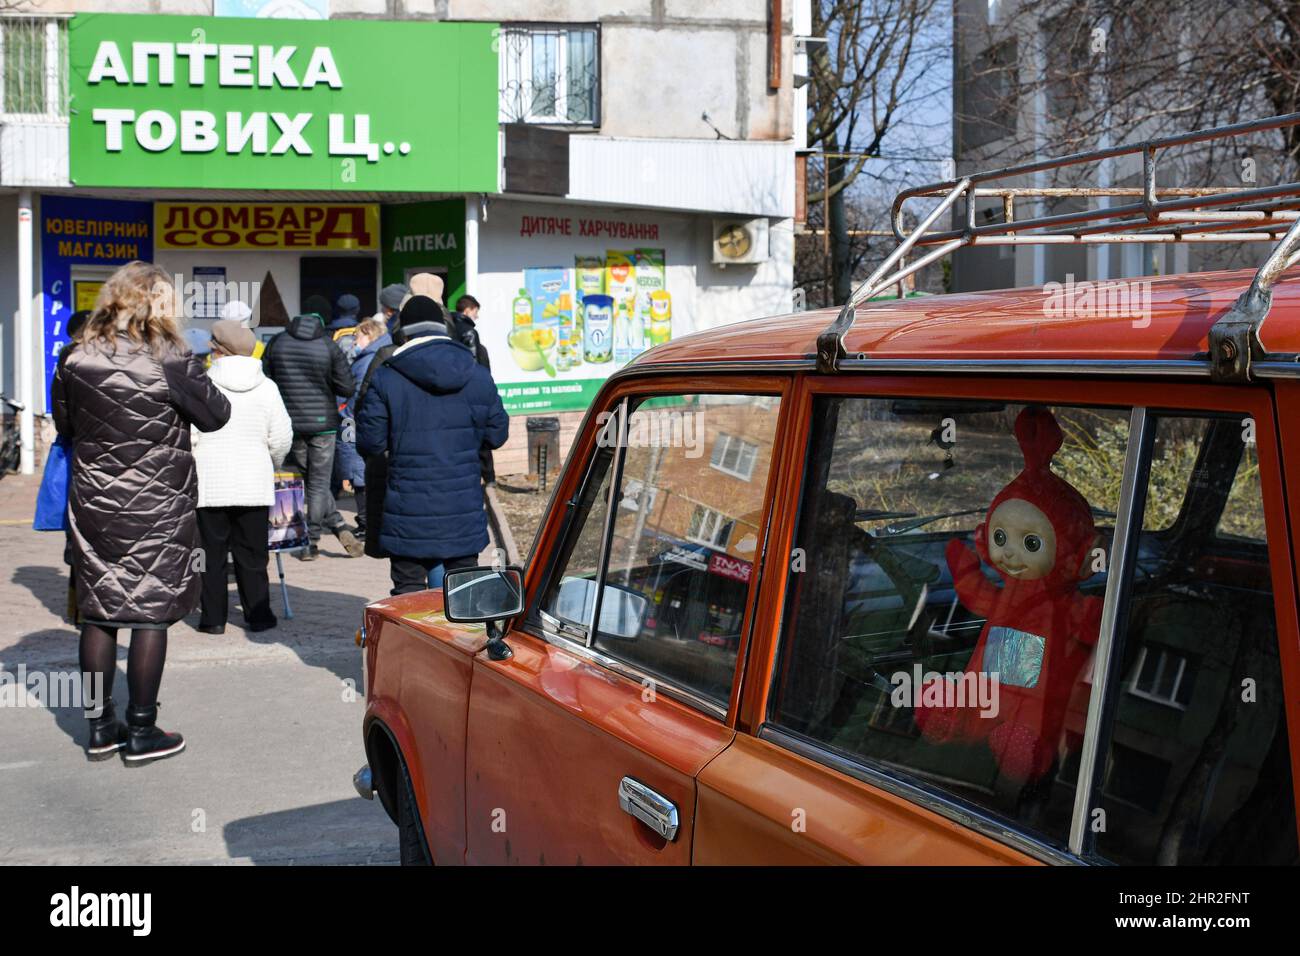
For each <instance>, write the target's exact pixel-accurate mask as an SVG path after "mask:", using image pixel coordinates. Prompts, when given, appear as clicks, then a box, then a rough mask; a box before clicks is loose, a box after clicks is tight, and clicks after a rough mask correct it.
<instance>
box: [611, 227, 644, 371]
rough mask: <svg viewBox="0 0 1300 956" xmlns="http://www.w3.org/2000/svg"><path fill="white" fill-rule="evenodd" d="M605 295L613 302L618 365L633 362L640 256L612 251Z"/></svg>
mask: <svg viewBox="0 0 1300 956" xmlns="http://www.w3.org/2000/svg"><path fill="white" fill-rule="evenodd" d="M605 294H606V295H607V296H609V297H610V299H612V300H613V314H612V316H611V320H612V322H613V329H612V333H613V337H614V340H613V345H614V363H615V364H616V365H623V364H624V363H626V362H629V361H631V360H632V357H633V354H634V350H635V351H640V350H639V349H635V346H634V343H633V335H632V332H633V326H634V325H636V254H635V253H633V252H621V251H617V250H613V249H611V250H609V251H607V252H606V253H605Z"/></svg>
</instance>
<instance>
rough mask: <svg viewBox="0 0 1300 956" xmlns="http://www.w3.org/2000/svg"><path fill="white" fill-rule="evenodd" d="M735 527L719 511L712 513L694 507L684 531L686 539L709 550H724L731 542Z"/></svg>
mask: <svg viewBox="0 0 1300 956" xmlns="http://www.w3.org/2000/svg"><path fill="white" fill-rule="evenodd" d="M735 526H736V522H735V520H734V519H732V518H728V517H727V516H726V515H724V514H723V513H722V512H721V511H714V510H713V509H712V508H706V507H705V506H704V505H696V506H695V510H694V511H693V512H691V523H690V526H689V527H688V528H687V529H686V537H687V538H689V539H690V540H692V541H698V542H699V543H700V544H707V545H708V546H709V547H711V548H725V547H726V546H727V542H729V541H730V540H731V531H732V529H733V528H734V527H735Z"/></svg>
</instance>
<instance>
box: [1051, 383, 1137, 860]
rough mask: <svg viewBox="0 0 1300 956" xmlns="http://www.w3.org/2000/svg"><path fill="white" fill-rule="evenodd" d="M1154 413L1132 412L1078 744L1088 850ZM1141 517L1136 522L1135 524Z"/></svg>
mask: <svg viewBox="0 0 1300 956" xmlns="http://www.w3.org/2000/svg"><path fill="white" fill-rule="evenodd" d="M1152 427H1153V426H1152V419H1151V417H1150V416H1149V415H1148V414H1147V410H1146V409H1145V408H1142V407H1135V408H1134V409H1133V411H1132V412H1131V413H1130V415H1129V426H1128V444H1127V447H1126V448H1125V449H1124V472H1123V475H1122V477H1121V479H1120V491H1119V504H1118V505H1117V506H1116V509H1115V532H1114V534H1113V535H1112V537H1111V546H1110V560H1109V562H1107V564H1108V567H1107V569H1106V594H1105V597H1104V598H1103V601H1102V606H1101V626H1100V627H1099V628H1098V632H1097V646H1096V647H1095V648H1094V650H1093V654H1092V689H1091V691H1090V693H1089V695H1088V714H1087V718H1086V719H1085V722H1084V731H1083V745H1082V746H1081V747H1080V749H1079V772H1078V775H1077V776H1076V777H1075V787H1074V814H1073V817H1072V819H1071V821H1070V852H1071V853H1073V854H1075V855H1076V856H1077V855H1080V854H1082V853H1083V852H1084V841H1085V840H1086V839H1087V835H1088V811H1089V808H1090V807H1091V806H1092V803H1093V799H1094V797H1095V796H1096V793H1097V792H1098V791H1099V790H1100V781H1099V780H1098V778H1097V769H1098V763H1097V761H1098V748H1099V746H1100V742H1101V736H1102V723H1103V718H1108V717H1109V716H1110V715H1108V714H1104V713H1103V711H1104V709H1105V705H1106V699H1107V698H1106V695H1107V693H1108V691H1109V688H1110V682H1111V677H1112V674H1111V671H1112V670H1113V669H1114V668H1113V667H1112V664H1111V655H1112V652H1113V651H1114V648H1115V635H1116V633H1117V632H1118V629H1119V624H1120V615H1119V611H1120V603H1121V599H1122V598H1123V596H1124V581H1125V579H1126V578H1127V577H1128V574H1129V565H1130V564H1131V563H1132V562H1133V559H1134V557H1135V554H1134V552H1135V548H1136V543H1137V536H1136V534H1135V528H1136V531H1138V532H1140V531H1141V530H1142V516H1141V515H1135V514H1134V511H1135V510H1136V508H1137V505H1138V504H1139V503H1140V502H1144V501H1145V500H1146V493H1145V492H1146V478H1147V476H1146V475H1144V474H1143V460H1144V459H1147V460H1149V451H1150V449H1149V445H1150V443H1151V442H1150V439H1151V429H1152ZM1135 522H1136V524H1135Z"/></svg>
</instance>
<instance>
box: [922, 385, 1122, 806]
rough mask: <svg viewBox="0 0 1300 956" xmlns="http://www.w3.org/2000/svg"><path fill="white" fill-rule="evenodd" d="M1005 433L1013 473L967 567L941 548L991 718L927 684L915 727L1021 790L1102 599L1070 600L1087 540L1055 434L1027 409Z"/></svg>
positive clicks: (964, 557) (1082, 659)
mask: <svg viewBox="0 0 1300 956" xmlns="http://www.w3.org/2000/svg"><path fill="white" fill-rule="evenodd" d="M1015 428H1016V440H1017V441H1018V442H1019V443H1020V450H1021V452H1022V453H1023V454H1024V458H1025V468H1024V471H1022V472H1021V473H1020V474H1019V475H1018V476H1016V478H1015V480H1014V481H1012V482H1011V483H1010V484H1009V485H1007V486H1006V487H1005V488H1003V489H1002V490H1001V491H1000V492H998V495H997V497H996V498H994V499H993V503H992V504H991V505H990V506H989V510H988V515H987V517H986V518H985V520H984V522H983V523H982V524H981V525H979V527H977V528H976V529H975V547H976V548H977V549H978V550H979V557H976V555H975V553H974V552H972V551H971V550H970V549H969V548H968V547H966V546H965V545H964V544H962V542H960V541H958V540H957V539H953V540H952V541H950V542H949V543H948V549H947V559H948V568H949V570H950V571H951V572H952V580H953V585H954V587H955V588H956V590H957V596H958V598H959V599H960V600H961V603H962V604H963V605H965V607H967V608H968V609H969V610H971V611H974V612H975V613H976V614H978V615H980V616H981V617H983V618H985V624H984V629H983V630H982V631H981V632H980V636H979V642H978V643H977V644H976V645H975V651H974V653H973V654H972V655H971V659H970V663H969V664H968V665H967V671H968V672H984V673H986V674H990V675H991V674H993V673H996V674H997V675H998V679H997V684H996V687H997V690H996V693H997V697H996V698H995V699H996V700H997V708H996V713H995V714H993V713H989V714H987V715H985V714H981V712H980V711H979V710H978V709H977V708H976V707H974V706H958V704H960V703H961V701H960V699H959V698H957V697H956V696H955V695H952V694H950V695H948V697H947V700H945V698H944V697H943V696H939V692H941V691H943V690H945V689H947V690H953V688H944V687H942V686H935V685H936V684H937V683H938V682H937V681H930V682H929V683H927V684H926V685H925V687H923V688H922V693H921V698H920V699H921V702H922V705H921V706H918V707H917V708H916V723H917V726H918V727H919V728H920V729H921V733H922V734H923V735H924V736H925V738H926V739H927V740H930V741H933V742H936V743H943V742H958V741H963V742H967V743H974V742H978V741H987V743H988V747H989V749H990V750H991V751H992V752H993V756H994V758H995V759H996V760H997V764H998V769H999V770H1000V771H1001V774H1002V775H1003V777H1005V778H1006V779H1008V780H1011V781H1013V782H1017V783H1030V782H1033V781H1035V780H1038V779H1039V778H1040V777H1042V776H1043V774H1045V773H1046V772H1047V771H1048V770H1049V769H1050V768H1051V766H1052V761H1053V759H1054V757H1055V754H1056V748H1057V743H1058V741H1059V739H1060V736H1061V727H1062V724H1063V723H1064V721H1065V711H1066V707H1067V705H1068V704H1069V700H1070V694H1071V691H1072V690H1073V688H1074V685H1075V682H1076V681H1077V680H1078V677H1079V673H1080V671H1081V670H1082V668H1083V666H1084V664H1085V663H1086V662H1087V660H1088V656H1089V654H1090V653H1091V649H1092V647H1093V645H1094V644H1096V642H1097V631H1098V628H1099V626H1100V623H1101V605H1102V601H1101V599H1100V598H1096V597H1085V596H1084V595H1082V594H1080V593H1079V582H1080V581H1081V580H1083V579H1085V578H1087V577H1089V576H1090V571H1089V569H1088V566H1089V559H1090V553H1091V550H1092V548H1093V545H1094V543H1095V542H1096V538H1097V532H1096V528H1095V527H1094V525H1093V521H1092V511H1091V509H1090V508H1089V507H1088V502H1087V501H1085V500H1084V498H1083V495H1081V494H1079V492H1078V491H1077V490H1076V489H1075V488H1074V486H1073V485H1071V484H1070V483H1069V482H1067V481H1065V480H1064V479H1062V478H1060V477H1058V476H1057V475H1055V474H1053V473H1052V470H1051V461H1052V456H1053V455H1054V454H1056V450H1057V449H1058V448H1060V447H1061V441H1062V435H1061V426H1060V425H1058V424H1057V422H1056V418H1055V417H1054V416H1053V415H1052V413H1051V412H1050V411H1048V410H1047V409H1045V408H1042V407H1041V406H1029V407H1028V408H1026V409H1025V410H1024V411H1022V412H1021V413H1020V415H1019V416H1017V418H1016V426H1015ZM980 558H983V559H984V561H986V562H987V563H988V564H989V565H991V566H992V567H993V569H994V570H995V571H996V572H997V573H998V576H999V577H1001V578H1002V582H1003V583H1002V586H1001V587H999V586H998V585H996V584H994V583H993V582H992V581H990V580H989V579H988V578H987V577H986V576H985V575H984V572H983V571H982V570H981V569H980ZM939 701H944V702H943V703H939ZM927 702H928V703H927Z"/></svg>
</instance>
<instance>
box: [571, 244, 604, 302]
mask: <svg viewBox="0 0 1300 956" xmlns="http://www.w3.org/2000/svg"><path fill="white" fill-rule="evenodd" d="M573 266H574V268H573V279H574V285H575V286H576V292H577V300H576V303H577V304H578V305H582V300H583V299H584V298H586V297H587V296H589V295H604V294H605V260H604V259H602V258H601V257H600V256H577V257H576V258H574V260H573Z"/></svg>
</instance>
